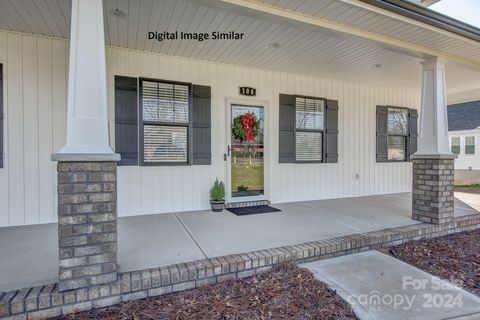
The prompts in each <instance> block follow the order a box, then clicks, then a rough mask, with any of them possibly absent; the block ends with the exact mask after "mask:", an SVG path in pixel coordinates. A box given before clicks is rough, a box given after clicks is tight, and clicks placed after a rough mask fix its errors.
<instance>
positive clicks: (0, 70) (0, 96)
mask: <svg viewBox="0 0 480 320" xmlns="http://www.w3.org/2000/svg"><path fill="white" fill-rule="evenodd" d="M0 168H3V65H2V64H1V63H0Z"/></svg>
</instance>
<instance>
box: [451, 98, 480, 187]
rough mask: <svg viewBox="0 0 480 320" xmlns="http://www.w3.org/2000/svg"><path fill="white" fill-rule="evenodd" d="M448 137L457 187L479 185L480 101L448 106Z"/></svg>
mask: <svg viewBox="0 0 480 320" xmlns="http://www.w3.org/2000/svg"><path fill="white" fill-rule="evenodd" d="M448 136H449V139H450V147H451V150H452V152H453V153H454V154H456V155H458V158H457V159H456V160H455V183H456V184H457V185H463V184H472V183H480V100H477V101H469V102H463V103H456V104H452V105H449V106H448Z"/></svg>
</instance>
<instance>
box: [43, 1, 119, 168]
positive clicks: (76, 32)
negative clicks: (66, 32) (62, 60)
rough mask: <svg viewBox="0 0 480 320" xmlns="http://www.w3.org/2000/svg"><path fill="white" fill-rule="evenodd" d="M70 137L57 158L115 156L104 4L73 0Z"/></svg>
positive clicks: (69, 105) (68, 115)
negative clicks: (110, 127) (111, 137)
mask: <svg viewBox="0 0 480 320" xmlns="http://www.w3.org/2000/svg"><path fill="white" fill-rule="evenodd" d="M71 21H72V22H71V31H70V63H69V77H68V105H67V108H68V111H67V137H66V144H65V146H64V147H63V148H62V149H61V150H60V151H59V152H58V153H57V154H54V155H53V156H52V159H53V160H73V161H75V160H80V161H81V160H115V159H117V158H118V155H114V153H113V150H112V148H111V147H110V144H109V132H108V116H107V83H106V62H105V39H104V25H103V5H102V1H101V0H73V1H72V18H71Z"/></svg>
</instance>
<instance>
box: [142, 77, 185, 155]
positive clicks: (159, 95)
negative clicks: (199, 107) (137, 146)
mask: <svg viewBox="0 0 480 320" xmlns="http://www.w3.org/2000/svg"><path fill="white" fill-rule="evenodd" d="M189 111H190V86H189V85H188V84H183V83H170V82H163V81H155V80H141V114H142V117H141V118H142V127H141V134H142V135H143V139H141V140H142V141H141V144H142V147H143V148H142V149H143V163H144V164H187V163H188V161H189V157H188V145H189V139H188V137H189V118H190V116H189Z"/></svg>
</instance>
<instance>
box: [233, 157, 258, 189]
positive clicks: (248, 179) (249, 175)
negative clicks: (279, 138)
mask: <svg viewBox="0 0 480 320" xmlns="http://www.w3.org/2000/svg"><path fill="white" fill-rule="evenodd" d="M238 186H245V187H248V190H251V191H253V190H261V189H263V164H251V165H246V164H238V163H232V191H234V192H235V191H237V187H238Z"/></svg>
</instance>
